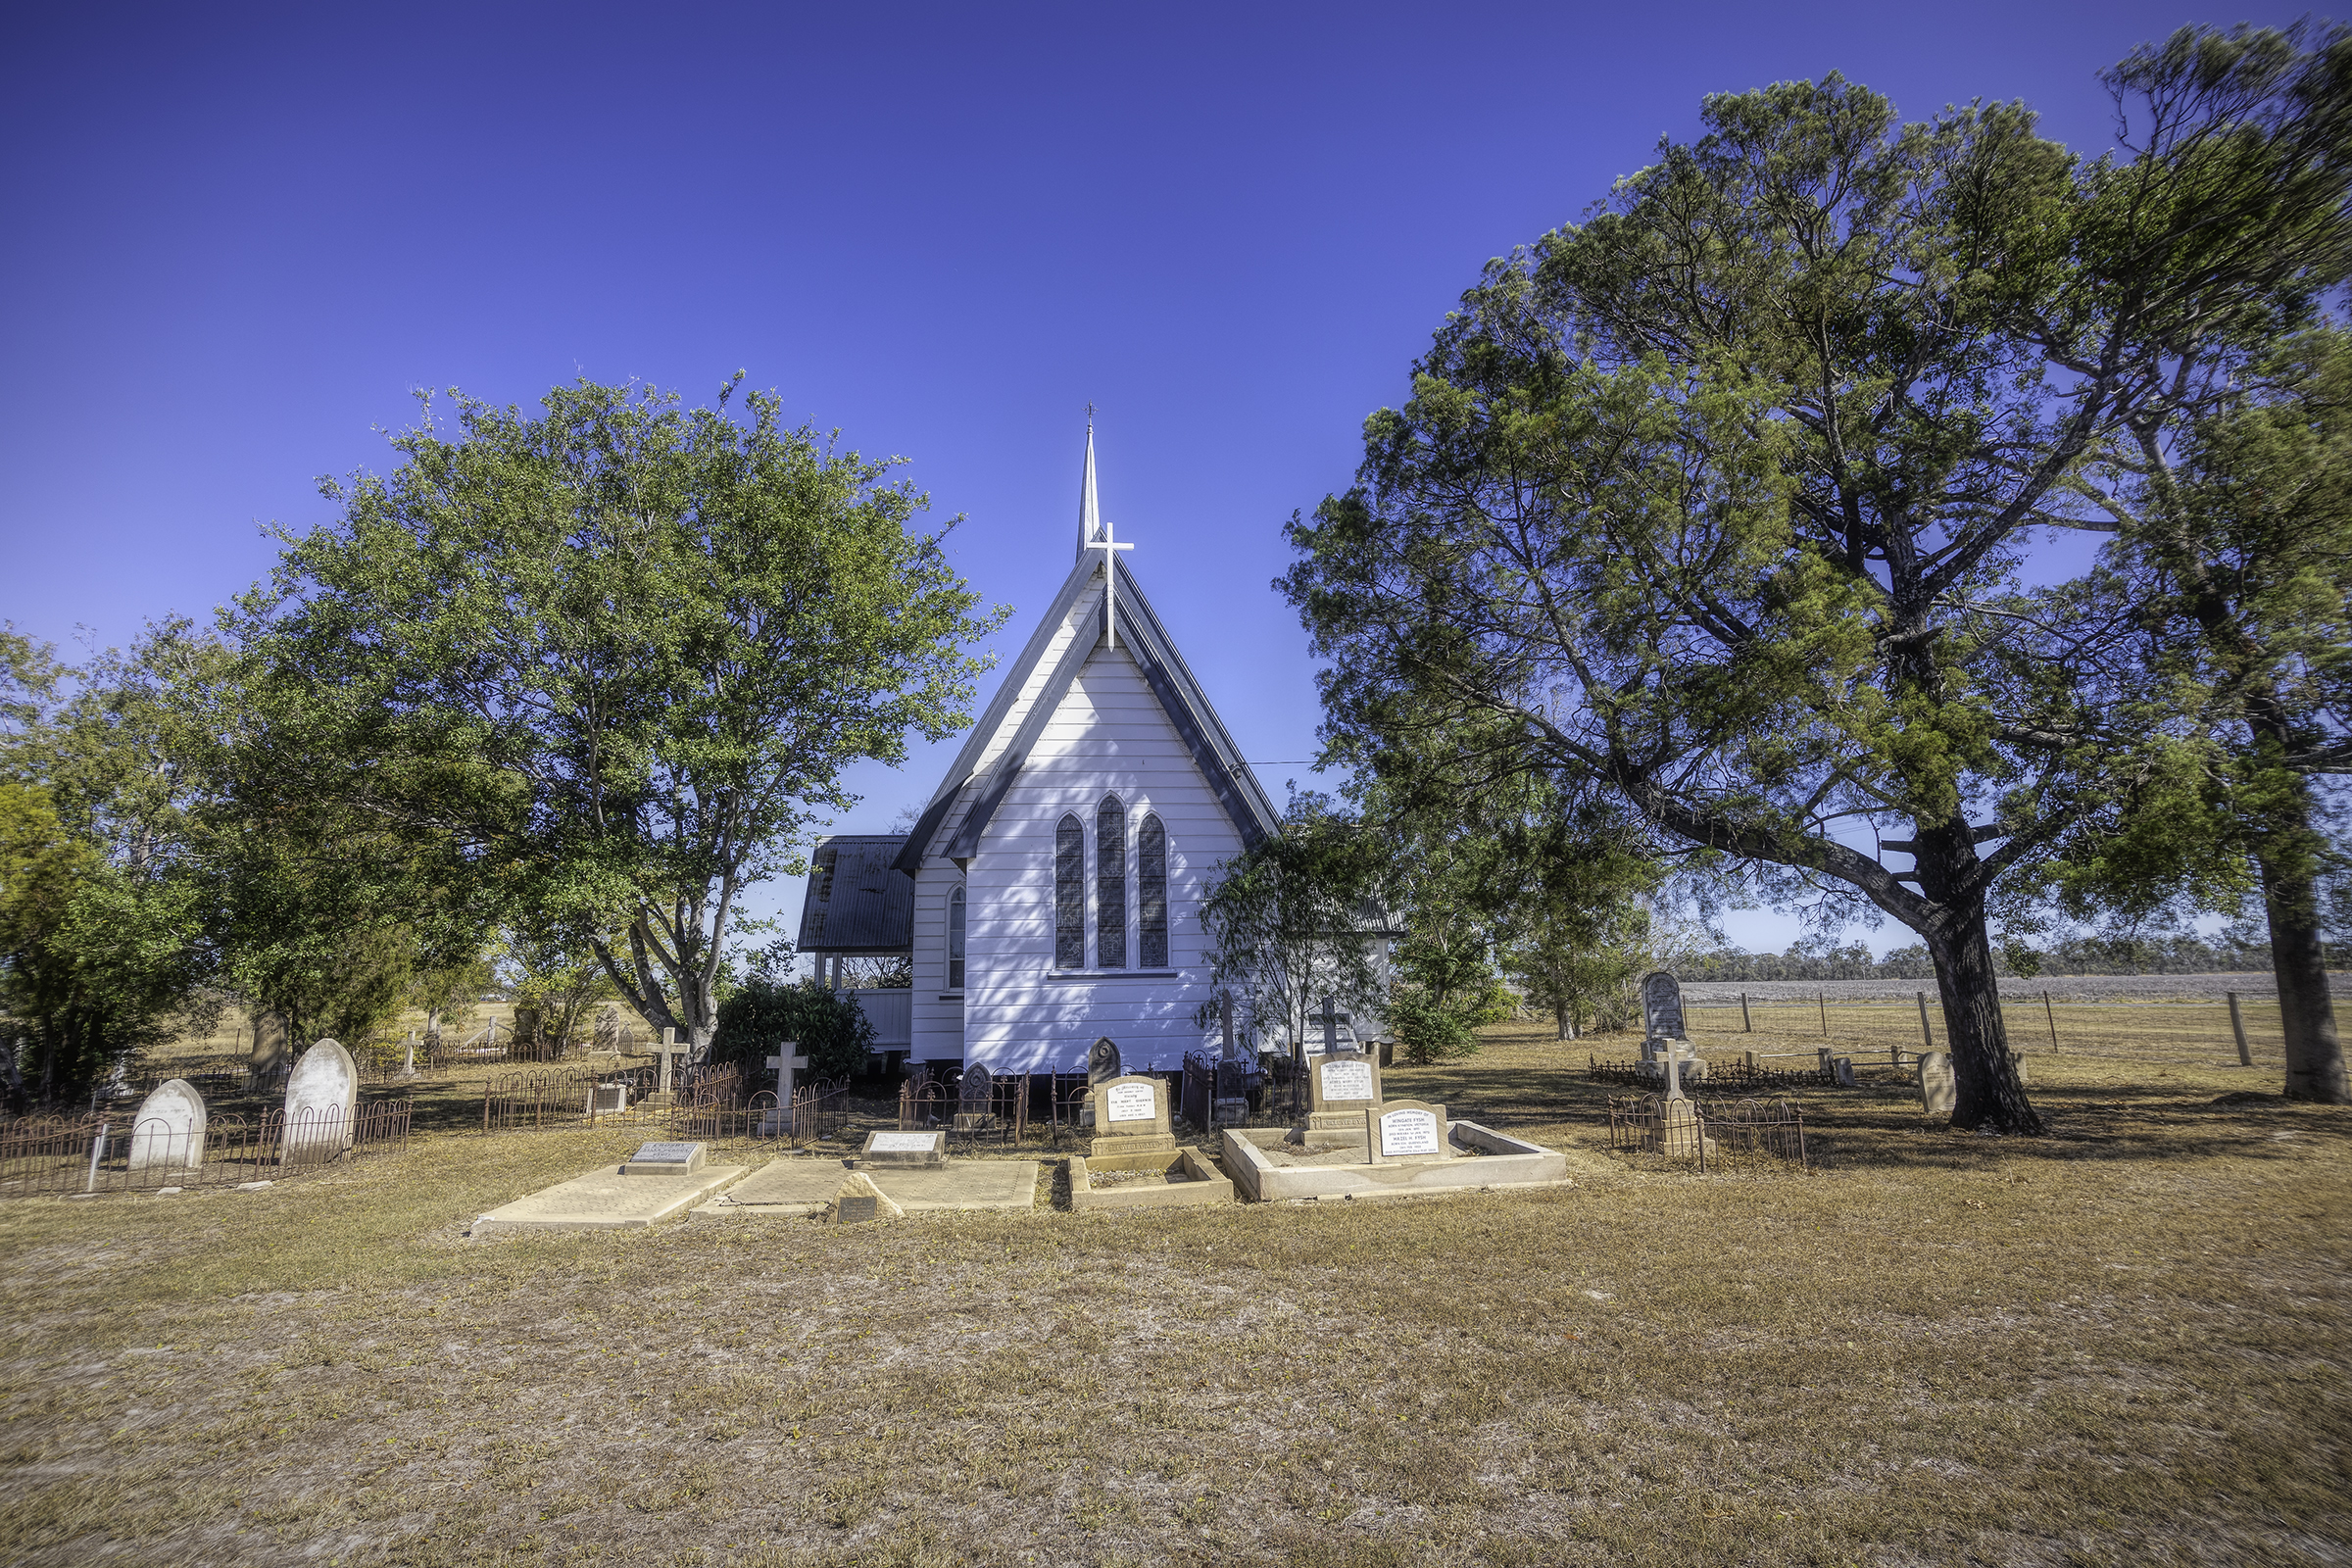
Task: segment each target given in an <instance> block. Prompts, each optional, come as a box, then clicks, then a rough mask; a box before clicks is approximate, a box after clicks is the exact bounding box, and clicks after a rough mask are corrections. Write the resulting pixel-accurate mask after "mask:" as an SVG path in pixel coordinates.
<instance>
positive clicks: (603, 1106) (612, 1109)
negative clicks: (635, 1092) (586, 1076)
mask: <svg viewBox="0 0 2352 1568" xmlns="http://www.w3.org/2000/svg"><path fill="white" fill-rule="evenodd" d="M628 1108H629V1086H628V1085H627V1084H626V1083H625V1082H624V1083H614V1084H590V1085H589V1086H588V1114H589V1115H591V1116H613V1115H617V1114H619V1113H620V1112H621V1111H624V1110H626V1109H628Z"/></svg>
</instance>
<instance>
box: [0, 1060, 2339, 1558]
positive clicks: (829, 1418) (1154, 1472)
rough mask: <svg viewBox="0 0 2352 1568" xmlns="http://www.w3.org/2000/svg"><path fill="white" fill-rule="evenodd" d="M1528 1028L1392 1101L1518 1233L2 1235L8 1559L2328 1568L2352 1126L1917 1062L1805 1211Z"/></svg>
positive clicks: (1822, 1099)
mask: <svg viewBox="0 0 2352 1568" xmlns="http://www.w3.org/2000/svg"><path fill="white" fill-rule="evenodd" d="M1545 1032H1546V1031H1538V1030H1527V1029H1517V1030H1514V1029H1510V1028H1504V1029H1499V1030H1495V1031H1492V1032H1491V1033H1490V1038H1489V1041H1488V1048H1487V1050H1486V1051H1485V1052H1484V1053H1483V1054H1481V1055H1479V1056H1477V1057H1475V1058H1473V1059H1471V1060H1469V1061H1466V1062H1461V1063H1453V1064H1448V1065H1446V1066H1443V1067H1436V1068H1424V1069H1403V1068H1399V1069H1396V1070H1394V1071H1392V1072H1391V1073H1390V1074H1389V1075H1388V1087H1389V1092H1390V1094H1391V1095H1393V1096H1405V1095H1410V1096H1416V1097H1421V1098H1427V1099H1432V1100H1440V1101H1445V1102H1447V1103H1449V1104H1451V1105H1452V1106H1453V1108H1454V1110H1455V1112H1456V1114H1464V1115H1475V1116H1478V1117H1481V1118H1482V1119H1487V1120H1490V1121H1492V1122H1495V1123H1497V1124H1500V1125H1503V1126H1506V1127H1508V1128H1510V1129H1512V1130H1513V1131H1516V1132H1519V1133H1523V1134H1528V1135H1532V1136H1534V1137H1537V1138H1539V1139H1541V1140H1543V1141H1545V1142H1548V1143H1551V1144H1553V1145H1555V1146H1556V1147H1559V1148H1562V1149H1564V1150H1566V1151H1568V1152H1569V1154H1570V1158H1571V1165H1572V1171H1573V1174H1574V1175H1575V1177H1576V1185H1575V1186H1574V1187H1572V1188H1569V1189H1566V1190H1559V1191H1551V1192H1544V1193H1533V1194H1524V1195H1507V1194H1489V1195H1470V1196H1464V1197H1458V1198H1449V1199H1436V1200H1425V1201H1404V1202H1396V1203H1388V1204H1373V1203H1344V1204H1324V1205H1270V1206H1250V1207H1235V1208H1230V1209H1222V1210H1207V1209H1190V1210H1172V1211H1164V1212H1156V1213H1153V1212H1134V1213H1125V1214H1114V1215H1089V1216H1086V1217H1083V1218H1082V1217H1080V1216H1077V1215H1074V1214H1071V1213H1068V1212H1062V1211H1059V1210H1058V1208H1057V1206H1056V1205H1057V1203H1058V1202H1060V1201H1062V1200H1061V1199H1060V1198H1058V1197H1057V1195H1056V1194H1055V1193H1054V1190H1053V1186H1054V1184H1053V1182H1052V1181H1051V1180H1050V1179H1049V1180H1046V1181H1041V1183H1040V1189H1041V1191H1040V1201H1039V1206H1038V1208H1037V1209H1036V1210H1034V1211H1032V1212H1029V1213H1024V1214H992V1215H966V1216H916V1217H914V1218H911V1219H908V1220H906V1221H903V1222H898V1223H892V1224H884V1225H866V1226H856V1227H847V1228H826V1227H823V1226H820V1225H816V1224H813V1223H809V1222H790V1221H787V1222H766V1223H761V1222H738V1223H736V1224H731V1225H730V1224H715V1225H714V1224H711V1223H710V1222H704V1221H697V1222H692V1223H688V1224H685V1225H682V1226H672V1227H668V1228H664V1229H661V1230H658V1231H655V1232H652V1233H638V1234H633V1235H629V1234H620V1235H588V1236H559V1237H546V1238H523V1239H517V1240H511V1241H502V1242H481V1243H477V1242H471V1241H468V1240H467V1239H466V1227H467V1225H468V1223H469V1222H470V1221H471V1220H472V1218H473V1217H474V1216H475V1215H476V1214H478V1213H480V1212H482V1211H483V1210H485V1209H488V1208H490V1207H493V1206H495V1205H496V1204H498V1203H501V1202H504V1201H507V1200H509V1199H511V1198H514V1197H516V1196H518V1195H520V1194H522V1193H524V1192H527V1191H530V1190H532V1189H534V1188H536V1187H538V1186H541V1185H543V1184H545V1183H547V1182H549V1181H553V1180H556V1179H559V1178H561V1177H564V1176H568V1175H571V1174H575V1173H576V1172H578V1171H580V1170H582V1169H584V1168H586V1167H587V1166H588V1165H589V1164H591V1163H592V1162H594V1161H596V1160H599V1159H602V1158H606V1157H609V1156H611V1155H613V1153H615V1152H618V1147H619V1145H618V1144H617V1142H616V1141H615V1139H614V1137H613V1135H612V1134H611V1133H595V1134H575V1133H540V1134H535V1135H534V1134H524V1135H513V1136H506V1137H500V1138H484V1137H482V1136H480V1135H479V1134H466V1133H463V1132H460V1131H455V1130H452V1131H447V1132H436V1133H431V1134H428V1135H426V1136H424V1137H422V1138H421V1139H420V1140H419V1141H418V1143H417V1145H416V1147H415V1148H414V1149H413V1150H412V1151H411V1152H409V1153H408V1154H407V1155H406V1156H403V1157H399V1158H379V1159H375V1160H372V1161H367V1162H361V1163H357V1164H354V1165H353V1166H352V1167H351V1168H350V1169H349V1170H348V1171H343V1172H338V1173H329V1174H326V1175H322V1176H319V1177H315V1178H309V1179H305V1180H300V1181H295V1182H289V1183H284V1184H281V1185H279V1186H277V1187H274V1188H271V1189H270V1190H267V1191H262V1192H237V1191H233V1190H232V1191H213V1192H197V1193H190V1194H186V1195H181V1196H176V1197H148V1196H120V1197H100V1198H95V1199H89V1200H83V1201H73V1200H64V1199H32V1200H24V1201H14V1202H10V1203H7V1204H5V1205H0V1257H5V1258H6V1259H7V1262H6V1265H5V1271H4V1275H0V1308H4V1309H5V1311H4V1316H0V1321H4V1322H5V1325H6V1327H5V1341H4V1342H0V1475H4V1476H5V1487H4V1488H0V1559H4V1560H5V1561H7V1562H10V1563H21V1564H41V1565H47V1564H84V1563H125V1564H164V1563H211V1564H245V1563H256V1564H259V1563H304V1564H317V1565H330V1564H331V1565H357V1564H378V1563H397V1564H414V1565H420V1568H421V1565H430V1564H449V1565H458V1564H478V1565H490V1564H501V1565H509V1564H514V1565H519V1564H530V1565H534V1568H536V1565H542V1564H547V1565H553V1564H575V1563H576V1564H590V1563H598V1564H635V1563H647V1564H662V1565H668V1564H677V1565H687V1564H744V1565H753V1564H762V1565H764V1564H810V1565H817V1564H850V1563H860V1564H862V1563H873V1564H907V1565H914V1564H943V1565H944V1564H951V1563H979V1564H1017V1563H1038V1564H1063V1563H1070V1564H1092V1565H1110V1564H1146V1563H1151V1564H1158V1563H1203V1564H1206V1563H1236V1564H1242V1563H1280V1564H1294V1565H1299V1568H1326V1565H1328V1568H1339V1565H1343V1564H1355V1565H1367V1568H1369V1565H1383V1564H1399V1565H1401V1564H1412V1565H1414V1568H1422V1565H1439V1564H1465V1565H1467V1564H1494V1565H1505V1564H1538V1563H1543V1564H1549V1563H1594V1564H1600V1563H1608V1564H1617V1563H1630V1564H1647V1563H1656V1564H1667V1563H1673V1564H1688V1563H1712V1562H1726V1563H1807V1564H1847V1563H1869V1564H1887V1565H1893V1564H1912V1563H1945V1562H1980V1563H2048V1564H2061V1563H2068V1564H2071V1563H2132V1564H2143V1563H2232V1564H2234V1563H2248V1562H2337V1561H2344V1560H2346V1559H2347V1557H2352V1504H2348V1503H2347V1500H2346V1489H2347V1485H2348V1483H2352V1397H2348V1395H2347V1389H2346V1375H2347V1370H2348V1368H2347V1361H2348V1360H2352V1356H2347V1353H2346V1346H2345V1337H2344V1330H2345V1325H2346V1323H2347V1321H2348V1308H2352V1274H2348V1272H2347V1265H2348V1263H2352V1223H2348V1222H2347V1200H2352V1117H2348V1116H2347V1115H2346V1114H2345V1113H2343V1112H2341V1111H2336V1110H2330V1109H2322V1108H2316V1107H2309V1106H2296V1105H2289V1104H2286V1103H2282V1102H2279V1101H2278V1100H2276V1099H2273V1098H2270V1097H2269V1096H2268V1095H2267V1094H2264V1093H2261V1091H2270V1090H2274V1089H2275V1088H2276V1086H2277V1078H2278V1075H2277V1073H2276V1071H2275V1070H2272V1069H2269V1068H2265V1069H2262V1070H2260V1071H2258V1072H2243V1071H2238V1070H2234V1069H2222V1068H2215V1067H2208V1066H2202V1065H2196V1064H2194V1063H2189V1062H2182V1061H2168V1060H2154V1061H2148V1062H2144V1063H2142V1062H2135V1061H2132V1060H2130V1059H2128V1058H2125V1057H2122V1056H2101V1057H2084V1058H2075V1057H2068V1056H2064V1055H2060V1056H2056V1057H2047V1056H2036V1057H2035V1058H2034V1093H2035V1096H2036V1099H2037V1101H2038V1102H2039V1103H2041V1104H2042V1105H2043V1107H2044V1108H2045V1109H2046V1111H2047V1112H2048V1113H2049V1114H2050V1116H2051V1118H2052V1121H2053V1123H2054V1125H2055V1128H2056V1132H2055V1135H2054V1136H2052V1137H2050V1138H2047V1139H2039V1140H2031V1141H2027V1140H2012V1139H1997V1138H1978V1137H1971V1136H1964V1135H1957V1134H1954V1133H1951V1132H1949V1131H1948V1130H1942V1129H1937V1128H1935V1127H1933V1126H1929V1125H1926V1124H1925V1123H1924V1122H1923V1119H1922V1117H1921V1116H1920V1114H1919V1112H1918V1110H1917V1108H1916V1102H1915V1101H1912V1100H1911V1099H1909V1098H1908V1096H1907V1094H1906V1092H1905V1091H1904V1090H1903V1089H1902V1088H1901V1087H1900V1086H1899V1085H1898V1084H1897V1083H1896V1082H1895V1081H1894V1079H1893V1077H1892V1075H1891V1073H1885V1074H1882V1075H1880V1076H1879V1077H1878V1078H1877V1080H1876V1081H1866V1082H1865V1084H1864V1085H1863V1086H1862V1087H1861V1088H1859V1089H1856V1090H1851V1091H1837V1090H1809V1091H1807V1092H1806V1094H1805V1095H1804V1097H1803V1100H1804V1103H1805V1106H1806V1114H1807V1121H1808V1126H1809V1128H1810V1132H1811V1138H1810V1143H1811V1148H1812V1151H1813V1153H1814V1156H1815V1163H1816V1167H1817V1168H1816V1169H1815V1170H1814V1171H1813V1172H1812V1173H1811V1174H1810V1175H1798V1174H1794V1173H1789V1174H1772V1175H1738V1176H1708V1177H1703V1178H1702V1177H1697V1176H1693V1175H1683V1174H1659V1173H1655V1172H1651V1171H1636V1170H1632V1169H1629V1168H1628V1167H1626V1166H1624V1165H1623V1164H1621V1163H1619V1162H1617V1161H1616V1160H1614V1159H1613V1158H1612V1157H1611V1156H1609V1155H1608V1154H1607V1153H1606V1152H1605V1140H1604V1137H1603V1132H1604V1124H1603V1122H1602V1120H1601V1115H1602V1106H1603V1092H1602V1091H1601V1090H1600V1089H1599V1088H1598V1087H1597V1086H1595V1085H1593V1084H1592V1083H1590V1082H1588V1081H1587V1080H1586V1079H1585V1078H1584V1077H1583V1075H1582V1073H1581V1070H1571V1069H1572V1068H1574V1069H1581V1067H1582V1065H1583V1063H1584V1061H1585V1057H1586V1054H1587V1052H1588V1050H1591V1049H1593V1044H1592V1043H1588V1042H1575V1043H1569V1044H1566V1045H1555V1044H1554V1043H1552V1042H1550V1041H1548V1040H1546V1039H1544V1038H1542V1035H1543V1034H1544V1033H1545ZM1789 1038H1790V1040H1791V1042H1793V1041H1794V1040H1795V1039H1796V1038H1797V1037H1796V1036H1795V1035H1794V1034H1791V1036H1790V1037H1789ZM1703 1043H1704V1044H1706V1045H1708V1046H1709V1047H1710V1048H1714V1047H1721V1046H1727V1045H1731V1044H1733V1043H1732V1042H1730V1041H1728V1040H1725V1039H1723V1038H1720V1037H1709V1038H1707V1039H1705V1040H1704V1041H1703ZM1600 1045H1601V1048H1602V1050H1603V1054H1610V1050H1611V1048H1614V1051H1615V1053H1616V1054H1622V1051H1623V1046H1622V1043H1621V1042H1613V1041H1604V1042H1601V1043H1600ZM1758 1049H1762V1045H1761V1043H1760V1044H1759V1046H1758ZM1790 1049H1794V1046H1793V1045H1791V1046H1790ZM1807 1049H1809V1048H1807ZM446 1092H447V1093H449V1094H450V1095H451V1097H452V1099H453V1102H454V1101H455V1099H456V1098H457V1097H458V1096H459V1094H460V1092H461V1091H460V1086H457V1085H451V1086H449V1088H448V1090H447V1091H446ZM2233 1092H2237V1093H2233ZM2248 1092H2251V1093H2248ZM454 1109H455V1106H454V1103H453V1106H452V1110H453V1114H452V1115H450V1116H449V1117H448V1118H447V1119H446V1121H445V1122H444V1125H453V1126H454V1124H456V1123H457V1121H458V1120H459V1118H458V1117H457V1116H456V1115H455V1114H454ZM1052 1172H1053V1167H1052V1165H1049V1166H1048V1175H1049V1178H1050V1177H1051V1175H1052Z"/></svg>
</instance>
